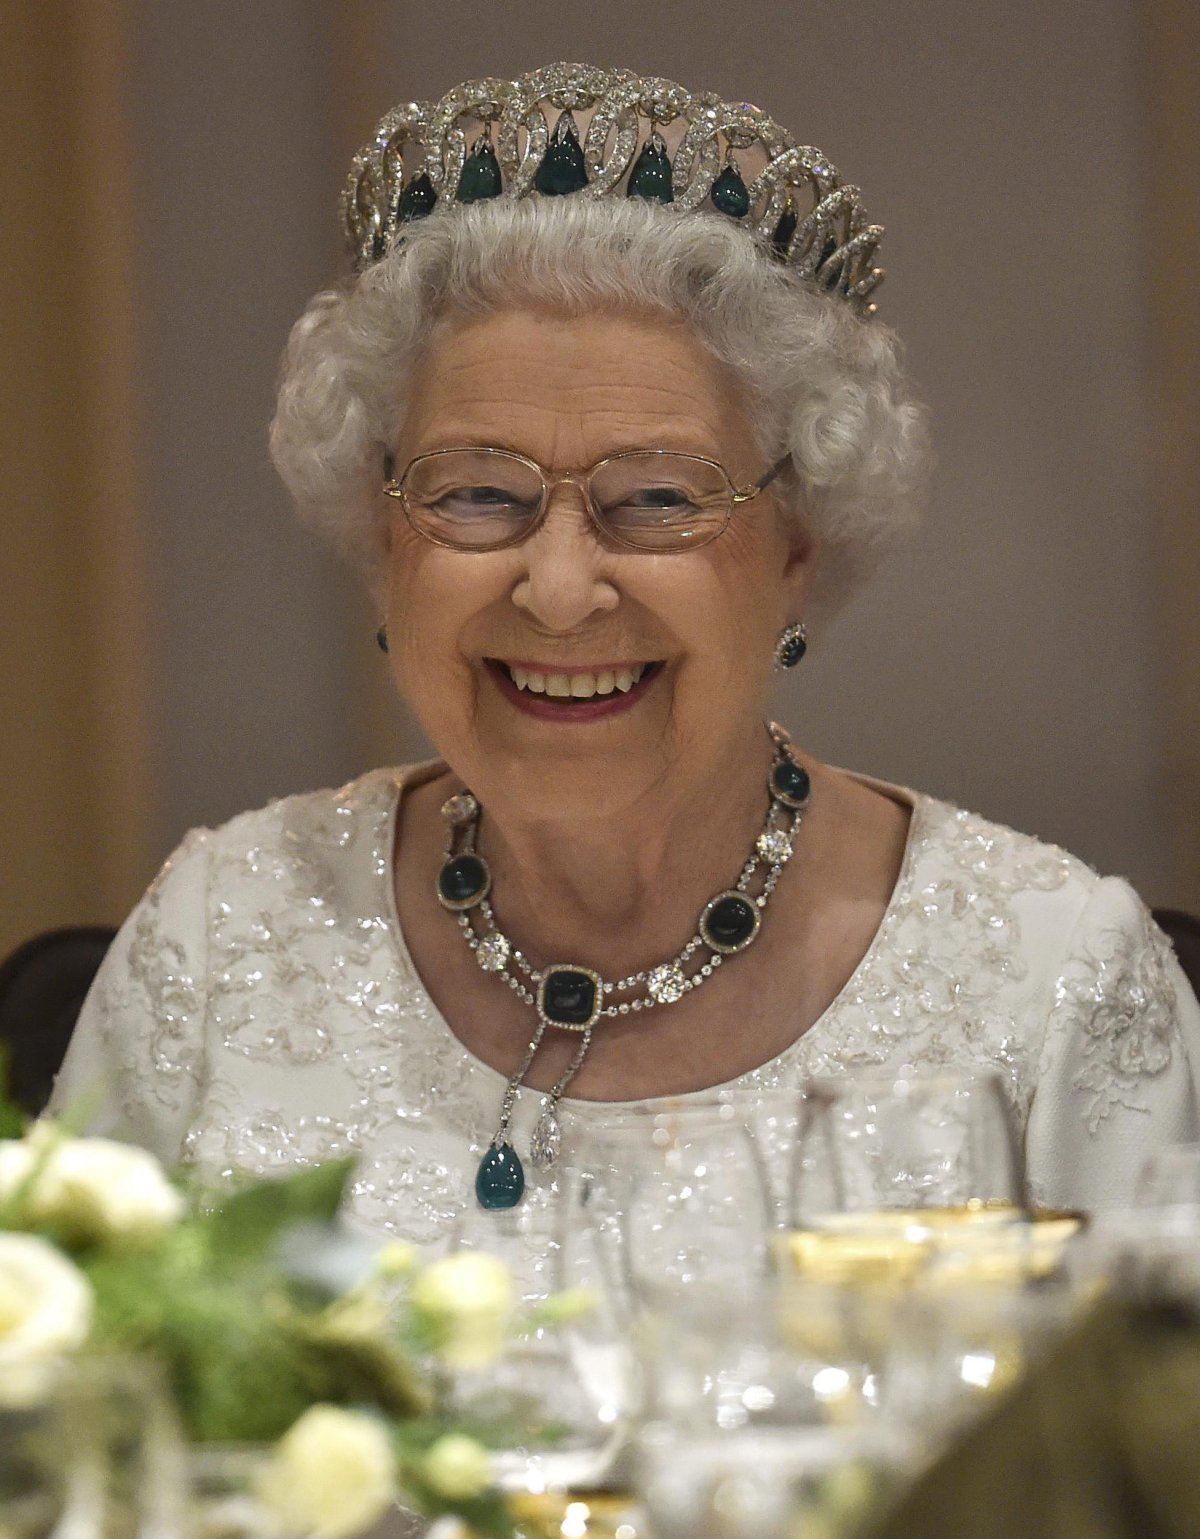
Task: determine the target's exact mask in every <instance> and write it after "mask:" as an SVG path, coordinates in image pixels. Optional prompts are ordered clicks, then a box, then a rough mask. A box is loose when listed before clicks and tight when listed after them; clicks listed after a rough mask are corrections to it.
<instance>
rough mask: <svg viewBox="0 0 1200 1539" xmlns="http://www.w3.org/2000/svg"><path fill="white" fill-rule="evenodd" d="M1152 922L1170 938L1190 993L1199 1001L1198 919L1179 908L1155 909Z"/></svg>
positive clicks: (1199, 926) (1199, 950)
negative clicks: (1190, 989) (1189, 987)
mask: <svg viewBox="0 0 1200 1539" xmlns="http://www.w3.org/2000/svg"><path fill="white" fill-rule="evenodd" d="M1154 922H1155V924H1157V925H1158V927H1159V929H1160V930H1165V931H1166V933H1167V935H1168V936H1169V937H1170V940H1171V944H1172V946H1174V947H1175V955H1176V956H1177V957H1178V958H1179V965H1180V967H1182V968H1183V971H1184V973H1185V974H1186V976H1187V981H1188V982H1189V983H1190V984H1191V986H1192V993H1193V994H1195V996H1196V998H1197V999H1200V919H1197V918H1196V916H1195V914H1185V913H1184V911H1183V910H1182V909H1181V908H1156V909H1155V910H1154Z"/></svg>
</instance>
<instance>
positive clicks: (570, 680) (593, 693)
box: [488, 658, 663, 705]
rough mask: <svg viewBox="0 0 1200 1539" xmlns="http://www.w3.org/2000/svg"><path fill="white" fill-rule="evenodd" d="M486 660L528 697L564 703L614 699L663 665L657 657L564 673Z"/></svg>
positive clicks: (645, 681)
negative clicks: (645, 660)
mask: <svg viewBox="0 0 1200 1539" xmlns="http://www.w3.org/2000/svg"><path fill="white" fill-rule="evenodd" d="M488 664H489V666H490V667H492V668H495V669H496V670H497V672H499V673H501V674H502V675H503V676H504V677H505V678H506V679H507V680H508V682H509V683H510V684H511V685H513V687H514V688H515V689H517V690H519V691H520V693H521V694H522V695H525V696H528V697H529V698H530V699H531V700H533V699H536V700H541V701H546V702H550V703H552V702H555V701H561V702H563V704H565V705H570V704H572V703H578V702H579V701H582V700H618V699H620V698H621V696H622V695H627V694H629V692H630V691H631V690H633V689H635V688H636V687H637V686H638V685H639V684H642V683H648V682H649V680H650V679H651V678H652V677H653V676H654V675H655V674H656V673H658V672H659V670H660V669H661V668H662V666H663V665H662V663H661V662H660V661H654V662H646V663H624V664H622V665H621V666H619V667H613V668H601V669H597V670H594V671H593V670H590V669H589V670H584V669H576V670H573V671H572V672H571V673H566V672H554V671H551V670H550V669H541V668H533V667H529V666H528V665H522V664H520V663H505V662H501V661H500V659H499V658H489V659H488Z"/></svg>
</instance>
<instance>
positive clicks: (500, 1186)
mask: <svg viewBox="0 0 1200 1539" xmlns="http://www.w3.org/2000/svg"><path fill="white" fill-rule="evenodd" d="M500 1136H501V1138H502V1139H503V1141H502V1142H500V1143H493V1144H490V1145H489V1146H488V1151H487V1153H486V1154H485V1155H484V1157H483V1159H482V1160H480V1162H479V1170H478V1171H477V1172H476V1175H475V1196H476V1197H477V1198H478V1199H479V1206H480V1207H481V1208H488V1209H490V1210H491V1211H493V1212H494V1211H496V1210H498V1209H503V1208H515V1207H516V1205H517V1203H519V1202H520V1200H521V1197H522V1196H523V1194H524V1191H525V1168H524V1166H523V1165H522V1164H521V1156H520V1155H519V1154H518V1153H517V1151H516V1150H515V1149H514V1148H513V1146H512V1145H511V1144H510V1143H509V1142H508V1140H507V1138H506V1137H505V1136H504V1135H503V1134H501V1135H500Z"/></svg>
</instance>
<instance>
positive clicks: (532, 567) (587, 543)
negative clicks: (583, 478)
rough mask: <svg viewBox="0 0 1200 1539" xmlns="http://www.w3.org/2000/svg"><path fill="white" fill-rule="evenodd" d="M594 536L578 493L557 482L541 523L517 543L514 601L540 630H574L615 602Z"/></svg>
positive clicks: (603, 557) (604, 558)
mask: <svg viewBox="0 0 1200 1539" xmlns="http://www.w3.org/2000/svg"><path fill="white" fill-rule="evenodd" d="M596 535H597V530H596V526H595V525H594V524H593V523H592V520H591V517H590V515H589V514H588V510H587V506H586V504H585V502H584V499H583V493H582V492H581V491H580V489H579V488H578V487H576V486H561V485H560V486H558V487H556V488H555V489H554V490H553V491H552V492H551V494H550V506H549V508H547V510H546V516H545V518H544V519H543V521H542V524H541V527H540V528H539V529H538V530H537V531H536V532H535V533H534V534H532V535H531V536H530V537H529V539H528V540H526V541H525V543H524V544H523V545H521V546H519V547H518V550H519V553H520V555H521V557H522V559H523V561H524V571H523V572H522V574H521V576H520V577H519V578H518V580H517V583H516V586H515V587H514V588H513V593H512V599H513V603H514V604H516V606H517V607H518V608H519V609H523V610H524V611H525V613H526V614H527V615H529V617H530V618H531V619H532V620H534V621H536V622H537V623H538V624H539V625H540V626H542V627H543V628H544V629H545V630H548V631H554V632H560V633H566V632H569V631H573V630H577V629H578V628H579V627H580V626H581V625H583V624H584V622H585V621H587V620H588V619H589V618H590V617H591V616H592V615H594V614H604V613H607V612H608V611H609V610H612V609H615V608H616V606H617V604H618V603H619V602H620V594H619V593H618V591H617V589H616V586H615V585H614V584H613V582H612V579H611V575H610V571H609V567H610V563H611V560H612V557H611V555H610V554H609V553H608V552H606V551H605V550H604V548H603V547H602V546H601V544H600V542H599V540H598V539H597V537H596Z"/></svg>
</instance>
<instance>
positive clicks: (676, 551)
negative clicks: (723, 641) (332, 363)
mask: <svg viewBox="0 0 1200 1539" xmlns="http://www.w3.org/2000/svg"><path fill="white" fill-rule="evenodd" d="M444 454H495V455H499V456H501V457H502V458H504V459H506V460H518V461H520V463H521V464H522V465H527V466H528V467H529V469H530V470H534V471H536V472H537V474H538V476H539V477H540V478H541V483H542V499H541V503H540V505H539V507H538V511H537V514H536V516H535V517H534V518H533V519H532V520H531V521H530V523H529V524H528V525H527V527H525V528H523V529H522V530H520V532H519V533H516V534H514V535H512V536H511V537H510V538H509V539H505V540H501V541H499V542H498V543H497V544H494V545H460V544H459V543H458V542H457V541H455V540H442V539H439V538H438V537H437V535H436V534H431V533H430V531H429V530H428V529H425V528H422V527H421V525H420V524H419V523H418V522H417V521H416V519H415V518H414V517H413V513H412V509H411V508H410V507H409V504H408V498H407V496H406V494H405V489H404V483H405V482H406V481H407V479H408V476H409V472H410V471H411V470H412V468H413V466H414V465H417V464H420V462H421V461H422V460H432V459H438V458H440V457H441V456H442V455H444ZM651 454H654V455H662V456H663V457H664V458H666V457H670V458H671V459H680V460H693V461H695V462H696V463H697V464H700V465H707V466H709V467H710V468H711V469H712V470H715V471H717V472H718V473H719V474H720V475H721V477H722V479H723V480H724V482H725V485H726V487H727V488H728V492H729V501H728V506H727V507H726V509H725V517H724V519H723V521H722V523H721V526H720V528H719V529H714V530H713V532H712V533H711V534H709V535H706V536H705V537H704V538H703V539H701V540H698V541H696V542H695V543H693V544H682V545H664V546H652V545H639V544H638V543H637V542H636V541H635V540H627V539H625V538H624V537H623V536H622V535H620V534H619V533H618V532H617V531H616V530H615V529H610V528H609V526H608V525H607V524H606V523H605V521H604V515H603V514H602V513H601V512H600V509H599V508H598V507H597V505H596V500H595V498H594V497H593V496H592V477H593V476H594V475H595V474H596V473H597V471H600V470H603V469H604V467H605V466H606V465H611V464H613V463H614V462H615V461H617V460H625V459H632V458H633V457H634V456H635V455H636V456H637V457H638V458H639V459H641V458H644V457H645V456H647V455H651ZM788 462H789V456H788V455H784V457H783V458H782V459H781V460H778V461H776V463H775V464H774V465H772V466H771V468H770V470H768V471H767V472H766V474H765V475H763V476H761V477H760V478H759V479H758V480H757V481H755V482H753V483H752V484H751V485H749V486H744V487H741V488H740V489H739V488H738V487H736V486H735V485H734V484H733V481H732V479H731V478H730V475H729V472H728V471H727V470H726V469H725V467H724V465H722V464H721V463H720V461H719V460H710V459H706V458H705V456H704V455H703V454H684V453H682V452H679V451H676V450H674V449H626V450H623V451H622V452H621V453H620V454H608V455H606V456H605V457H604V459H602V460H597V461H596V463H595V464H594V465H592V466H591V467H590V469H588V470H583V471H579V472H578V473H577V474H571V475H565V476H551V475H549V474H548V473H547V471H546V470H545V468H544V467H543V466H541V465H539V464H538V462H537V460H532V459H530V458H529V456H528V455H526V454H518V453H517V452H516V451H515V450H513V449H495V448H491V447H489V446H487V445H484V444H464V445H463V446H462V447H461V448H455V449H431V450H429V452H428V453H427V454H418V455H415V456H414V457H413V458H412V459H411V460H410V461H409V462H408V465H407V466H406V467H405V470H404V474H403V475H402V476H400V477H399V478H393V476H392V474H391V472H392V469H393V465H392V457H391V455H387V456H385V458H384V462H383V470H384V478H385V479H384V483H383V493H384V496H385V497H394V498H396V500H397V501H398V502H399V503H400V506H401V507H402V508H403V509H404V516H405V518H407V520H408V522H409V526H410V528H411V529H412V530H413V532H414V533H415V534H419V535H420V536H421V537H422V539H426V540H428V541H430V543H431V544H433V545H441V546H443V547H444V548H445V549H447V550H461V551H465V552H468V553H473V552H478V553H479V554H480V555H483V554H486V553H488V552H491V551H496V550H509V549H511V548H512V547H513V546H514V545H521V544H523V543H524V542H525V541H526V540H527V539H529V537H530V536H531V535H533V534H536V533H537V531H538V530H539V529H540V528H541V527H542V524H543V523H544V522H545V520H546V514H547V513H548V512H549V509H550V498H551V495H552V494H553V493H554V492H555V491H557V490H558V488H559V487H560V486H562V485H564V484H566V483H569V484H570V485H572V486H576V487H578V488H579V490H580V491H581V492H582V493H583V501H584V506H585V507H586V508H587V511H588V517H589V518H590V519H591V521H592V523H593V525H594V526H595V528H596V530H597V532H598V533H599V534H600V535H602V536H603V537H604V538H605V539H606V540H610V541H611V542H612V543H613V544H614V545H620V546H622V547H623V548H624V549H625V550H636V551H639V552H640V553H641V554H642V555H651V556H674V555H682V554H684V553H685V552H687V551H690V550H700V549H702V548H703V547H704V546H705V545H711V544H712V542H713V541H714V540H716V539H719V538H720V536H721V535H723V534H724V533H725V531H726V529H728V528H729V521H730V519H731V518H732V517H733V510H734V508H735V507H739V506H740V505H741V504H742V503H745V502H750V501H752V500H753V499H754V498H755V497H757V496H758V494H759V493H760V492H762V491H765V490H766V488H767V487H768V486H770V484H771V482H772V481H774V480H776V479H777V478H778V477H779V476H781V475H782V474H783V472H784V470H785V469H786V468H787V465H788Z"/></svg>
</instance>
